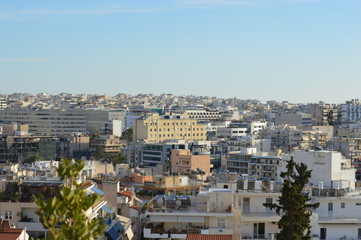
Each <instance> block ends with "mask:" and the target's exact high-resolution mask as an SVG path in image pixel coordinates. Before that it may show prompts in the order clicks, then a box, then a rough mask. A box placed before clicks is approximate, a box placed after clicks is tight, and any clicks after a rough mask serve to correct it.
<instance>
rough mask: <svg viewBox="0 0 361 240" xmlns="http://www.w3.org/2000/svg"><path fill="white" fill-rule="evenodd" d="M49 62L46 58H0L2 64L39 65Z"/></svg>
mask: <svg viewBox="0 0 361 240" xmlns="http://www.w3.org/2000/svg"><path fill="white" fill-rule="evenodd" d="M47 61H48V59H46V58H0V63H38V62H47Z"/></svg>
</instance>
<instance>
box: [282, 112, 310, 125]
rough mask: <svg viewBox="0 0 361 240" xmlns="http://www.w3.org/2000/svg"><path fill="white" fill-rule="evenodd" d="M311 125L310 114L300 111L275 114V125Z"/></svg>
mask: <svg viewBox="0 0 361 240" xmlns="http://www.w3.org/2000/svg"><path fill="white" fill-rule="evenodd" d="M285 124H288V125H295V126H301V125H312V117H311V115H310V114H307V113H301V112H295V113H293V112H278V113H276V114H275V125H276V126H280V125H285Z"/></svg>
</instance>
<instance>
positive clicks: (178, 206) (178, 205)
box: [175, 200, 182, 209]
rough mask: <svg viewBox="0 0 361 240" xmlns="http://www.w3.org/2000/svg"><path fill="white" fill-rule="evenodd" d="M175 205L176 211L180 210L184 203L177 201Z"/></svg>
mask: <svg viewBox="0 0 361 240" xmlns="http://www.w3.org/2000/svg"><path fill="white" fill-rule="evenodd" d="M175 205H176V207H175V209H179V208H180V206H181V205H182V202H181V201H180V200H177V201H176V202H175Z"/></svg>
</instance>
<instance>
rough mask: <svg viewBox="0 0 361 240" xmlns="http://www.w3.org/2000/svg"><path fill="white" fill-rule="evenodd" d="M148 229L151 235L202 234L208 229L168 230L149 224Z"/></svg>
mask: <svg viewBox="0 0 361 240" xmlns="http://www.w3.org/2000/svg"><path fill="white" fill-rule="evenodd" d="M144 228H146V229H150V230H151V234H154V233H157V234H168V233H170V234H201V231H202V230H204V229H208V228H206V227H188V228H166V227H164V226H161V225H155V224H153V223H148V224H146V225H145V226H144Z"/></svg>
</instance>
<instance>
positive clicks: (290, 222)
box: [263, 158, 319, 240]
mask: <svg viewBox="0 0 361 240" xmlns="http://www.w3.org/2000/svg"><path fill="white" fill-rule="evenodd" d="M311 173H312V170H307V165H306V164H304V163H301V164H297V163H295V161H294V160H293V158H291V160H289V161H288V162H287V166H286V171H285V172H282V173H281V175H280V176H281V177H282V178H283V185H282V190H281V193H282V195H281V196H280V198H279V199H278V204H276V203H264V204H263V205H264V206H265V207H268V208H271V209H275V210H276V213H277V214H278V215H280V214H281V213H282V218H281V220H280V221H279V223H278V227H279V228H280V229H281V231H280V233H279V234H277V237H276V239H277V240H306V239H307V240H308V239H312V237H311V223H310V217H311V215H312V210H315V209H316V208H318V207H319V203H315V204H310V203H309V201H310V200H311V198H310V197H309V196H308V194H305V193H303V189H304V187H305V186H306V185H307V184H308V183H309V179H310V178H311Z"/></svg>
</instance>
